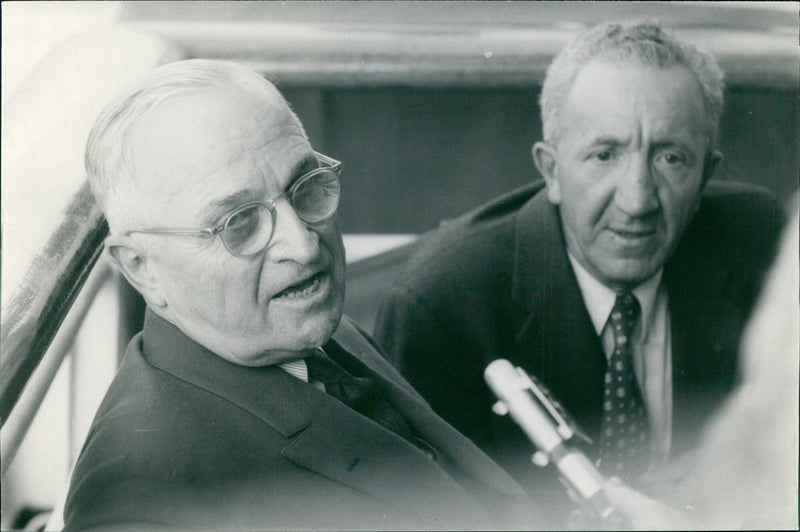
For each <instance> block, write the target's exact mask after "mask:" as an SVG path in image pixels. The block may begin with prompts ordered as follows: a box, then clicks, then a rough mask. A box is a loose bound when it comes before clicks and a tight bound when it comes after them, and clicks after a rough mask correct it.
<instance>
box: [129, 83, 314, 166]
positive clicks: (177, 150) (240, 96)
mask: <svg viewBox="0 0 800 532" xmlns="http://www.w3.org/2000/svg"><path fill="white" fill-rule="evenodd" d="M298 135H302V127H301V126H300V125H299V123H298V122H297V120H296V119H295V117H294V115H293V114H292V113H291V112H290V111H289V109H288V107H287V106H286V104H285V103H283V102H282V101H280V100H276V99H269V98H265V97H258V96H257V95H251V94H249V93H246V92H244V91H238V92H233V93H230V92H203V93H198V94H192V95H187V96H184V97H181V98H176V99H173V100H170V101H167V102H164V103H163V104H161V105H159V106H158V107H156V108H154V109H152V110H151V111H150V112H149V113H148V114H147V115H146V116H145V117H143V119H142V120H140V122H139V123H138V124H137V126H135V127H134V128H133V131H132V133H131V135H130V137H129V144H130V148H131V154H132V155H133V157H134V162H135V164H137V166H139V168H140V170H142V171H145V172H147V170H151V171H156V172H157V173H164V172H171V173H174V172H180V171H195V172H196V171H206V172H213V171H215V170H216V169H218V168H222V167H223V166H225V165H228V164H232V163H233V162H234V160H233V159H236V158H238V156H239V154H240V153H244V152H248V151H258V152H259V153H260V154H261V155H262V156H267V155H273V153H272V152H280V150H281V142H280V140H281V139H283V138H287V137H297V136H298ZM274 155H282V154H280V153H275V154H274ZM148 167H152V168H148ZM159 170H160V171H159Z"/></svg>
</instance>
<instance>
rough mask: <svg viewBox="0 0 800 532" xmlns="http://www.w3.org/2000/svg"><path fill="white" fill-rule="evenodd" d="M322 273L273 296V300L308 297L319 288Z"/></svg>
mask: <svg viewBox="0 0 800 532" xmlns="http://www.w3.org/2000/svg"><path fill="white" fill-rule="evenodd" d="M322 275H323V272H319V273H317V274H315V275H312V276H311V277H309V278H308V279H306V280H304V281H301V282H299V283H296V284H293V285H291V286H289V287H287V288H286V289H284V290H281V291H280V292H278V293H277V294H275V299H299V298H303V297H308V296H310V295H311V294H313V293H314V292H316V291H317V289H318V288H319V285H320V283H321V282H322Z"/></svg>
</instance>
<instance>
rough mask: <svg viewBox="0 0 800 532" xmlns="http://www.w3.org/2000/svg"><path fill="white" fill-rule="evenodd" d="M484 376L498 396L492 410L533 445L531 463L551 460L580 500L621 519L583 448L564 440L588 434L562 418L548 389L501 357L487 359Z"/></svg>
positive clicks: (543, 463)
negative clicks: (514, 423)
mask: <svg viewBox="0 0 800 532" xmlns="http://www.w3.org/2000/svg"><path fill="white" fill-rule="evenodd" d="M483 376H484V379H485V380H486V384H488V385H489V388H491V389H492V391H493V392H494V394H495V395H496V396H497V398H498V399H499V401H498V402H497V403H495V404H494V406H492V411H494V412H495V413H496V414H498V415H505V414H509V415H510V416H511V419H513V420H514V421H515V422H516V423H517V425H519V426H520V428H521V429H522V430H523V432H525V434H526V435H527V436H528V438H529V439H530V440H531V442H533V444H534V446H535V447H536V449H537V451H536V452H535V453H534V455H533V457H532V460H533V463H534V464H536V465H538V466H541V467H544V466H546V465H547V464H548V463H550V462H552V463H553V464H555V466H556V467H557V468H558V471H559V474H560V476H561V478H562V480H563V481H564V482H565V483H566V484H567V486H568V488H570V489H571V491H572V493H573V494H574V495H577V497H578V498H579V499H580V502H582V503H584V504H586V505H587V506H589V507H590V508H591V509H592V510H593V511H594V512H595V513H596V514H597V515H598V516H599V517H600V518H601V519H603V520H610V521H606V522H612V523H619V522H621V521H622V516H621V514H619V513H618V512H617V511H616V510H615V509H614V507H613V506H611V503H610V502H609V501H608V499H607V498H606V495H605V492H604V491H603V484H604V479H603V476H602V475H601V474H600V472H599V471H598V470H597V468H596V467H595V466H594V464H592V462H591V461H590V460H589V459H588V458H587V457H586V455H585V454H583V452H581V451H580V450H578V449H575V448H573V447H570V446H569V445H567V443H566V442H567V440H569V439H570V438H572V437H573V436H574V435H576V434H577V435H579V436H581V437H583V438H584V439H586V440H587V441H589V442H591V440H589V439H588V438H587V437H586V436H584V435H583V434H581V433H580V432H579V431H578V429H577V427H575V426H574V424H572V423H571V422H570V421H569V420H568V419H567V418H566V414H565V413H563V412H562V411H561V410H560V409H561V405H559V404H558V402H557V401H556V400H555V399H553V398H552V397H551V396H550V393H549V391H548V390H547V389H546V388H545V387H544V386H543V385H542V384H541V383H539V382H538V381H535V379H532V378H531V376H530V375H528V374H527V373H526V372H525V370H523V369H522V368H518V367H514V366H513V365H512V364H511V363H510V362H509V361H508V360H505V359H498V360H495V361H493V362H492V363H490V364H489V365H488V366H487V367H486V370H485V371H484V373H483Z"/></svg>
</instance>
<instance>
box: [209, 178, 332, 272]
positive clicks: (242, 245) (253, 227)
mask: <svg viewBox="0 0 800 532" xmlns="http://www.w3.org/2000/svg"><path fill="white" fill-rule="evenodd" d="M340 188H341V185H340V183H339V176H338V175H336V174H335V173H334V172H332V171H329V170H322V171H319V172H317V173H315V174H312V175H309V176H308V177H307V178H304V179H303V180H302V182H299V183H298V184H297V186H296V187H295V188H294V189H293V190H292V194H291V197H290V198H289V202H290V203H291V205H292V207H293V208H294V210H295V212H296V213H297V216H298V217H299V218H300V219H301V220H303V221H304V222H306V223H318V222H321V221H323V220H325V219H327V218H328V217H330V216H331V215H332V214H333V213H334V212H335V211H336V208H337V207H338V205H339V194H340ZM273 226H274V218H273V213H272V212H270V210H269V208H267V206H266V205H264V204H260V203H258V204H253V205H250V206H248V207H246V208H244V209H242V210H240V211H236V212H234V213H233V214H232V215H231V216H230V218H228V220H227V221H226V223H225V229H224V230H223V231H222V235H221V236H222V239H223V240H224V241H225V245H226V246H227V248H228V249H229V250H230V251H231V252H233V253H235V254H237V255H240V256H245V257H246V256H249V255H255V254H257V253H259V252H260V251H261V250H263V249H264V248H265V247H266V246H267V244H269V241H270V239H271V238H272V232H273V230H274V227H273Z"/></svg>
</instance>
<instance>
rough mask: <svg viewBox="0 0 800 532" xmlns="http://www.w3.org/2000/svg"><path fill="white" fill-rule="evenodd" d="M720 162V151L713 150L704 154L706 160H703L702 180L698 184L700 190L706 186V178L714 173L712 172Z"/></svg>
mask: <svg viewBox="0 0 800 532" xmlns="http://www.w3.org/2000/svg"><path fill="white" fill-rule="evenodd" d="M721 162H722V153H721V152H719V151H717V150H713V151H712V152H711V153H709V154H708V155H706V160H705V161H703V181H702V184H701V185H700V190H702V189H703V188H704V187H705V186H706V183H708V180H709V179H711V177H712V176H713V175H714V172H715V171H716V170H717V167H718V166H719V163H721Z"/></svg>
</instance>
